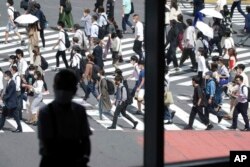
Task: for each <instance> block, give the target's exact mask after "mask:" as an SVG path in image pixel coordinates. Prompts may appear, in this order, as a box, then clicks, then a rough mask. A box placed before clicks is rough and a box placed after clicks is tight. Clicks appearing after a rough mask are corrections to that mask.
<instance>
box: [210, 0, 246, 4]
mask: <svg viewBox="0 0 250 167" xmlns="http://www.w3.org/2000/svg"><path fill="white" fill-rule="evenodd" d="M216 2H217V0H205V3H216ZM232 3H233V0H227V4H232ZM241 3H242V4H250V1H249V0H241Z"/></svg>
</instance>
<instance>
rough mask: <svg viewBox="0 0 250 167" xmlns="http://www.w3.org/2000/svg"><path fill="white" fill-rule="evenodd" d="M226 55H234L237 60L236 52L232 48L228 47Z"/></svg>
mask: <svg viewBox="0 0 250 167" xmlns="http://www.w3.org/2000/svg"><path fill="white" fill-rule="evenodd" d="M228 55H229V56H230V57H231V56H234V58H235V60H236V61H238V59H237V53H236V50H235V49H234V48H229V49H228Z"/></svg>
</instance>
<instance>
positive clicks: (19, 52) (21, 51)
mask: <svg viewBox="0 0 250 167" xmlns="http://www.w3.org/2000/svg"><path fill="white" fill-rule="evenodd" d="M16 54H18V55H21V57H23V50H21V49H17V50H16Z"/></svg>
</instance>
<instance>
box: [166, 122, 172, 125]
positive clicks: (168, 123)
mask: <svg viewBox="0 0 250 167" xmlns="http://www.w3.org/2000/svg"><path fill="white" fill-rule="evenodd" d="M164 124H167V125H170V124H173V121H167V122H165V121H164Z"/></svg>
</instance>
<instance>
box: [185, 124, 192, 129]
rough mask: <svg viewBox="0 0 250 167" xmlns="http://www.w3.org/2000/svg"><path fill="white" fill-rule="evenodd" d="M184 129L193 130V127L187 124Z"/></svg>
mask: <svg viewBox="0 0 250 167" xmlns="http://www.w3.org/2000/svg"><path fill="white" fill-rule="evenodd" d="M184 130H193V127H191V126H189V125H187V126H185V127H184Z"/></svg>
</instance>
